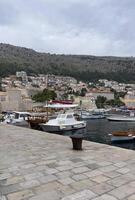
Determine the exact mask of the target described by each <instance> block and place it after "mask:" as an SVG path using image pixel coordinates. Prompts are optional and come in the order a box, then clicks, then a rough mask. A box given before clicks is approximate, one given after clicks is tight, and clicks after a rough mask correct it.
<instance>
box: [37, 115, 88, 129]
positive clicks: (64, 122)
mask: <svg viewBox="0 0 135 200" xmlns="http://www.w3.org/2000/svg"><path fill="white" fill-rule="evenodd" d="M40 127H41V128H42V130H43V131H46V132H62V131H71V130H77V129H82V128H85V127H86V122H85V121H77V120H76V118H75V117H74V113H65V114H59V115H58V116H57V118H56V119H50V120H49V121H48V122H47V123H41V124H40Z"/></svg>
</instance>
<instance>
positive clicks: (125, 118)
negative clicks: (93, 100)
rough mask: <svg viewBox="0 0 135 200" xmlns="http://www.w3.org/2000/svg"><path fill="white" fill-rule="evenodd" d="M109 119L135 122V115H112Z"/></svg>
mask: <svg viewBox="0 0 135 200" xmlns="http://www.w3.org/2000/svg"><path fill="white" fill-rule="evenodd" d="M107 119H108V120H109V121H116V122H135V117H134V116H127V115H112V116H109V117H107Z"/></svg>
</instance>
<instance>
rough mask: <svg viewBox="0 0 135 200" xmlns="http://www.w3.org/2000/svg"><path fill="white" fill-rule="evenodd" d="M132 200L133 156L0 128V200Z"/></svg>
mask: <svg viewBox="0 0 135 200" xmlns="http://www.w3.org/2000/svg"><path fill="white" fill-rule="evenodd" d="M121 199H122V200H135V151H132V150H127V149H122V148H118V147H113V146H109V145H105V144H98V143H94V142H90V141H83V150H82V151H75V150H73V149H72V142H71V139H70V138H69V137H67V136H60V135H56V134H50V133H46V132H41V131H36V130H32V129H28V128H20V127H15V126H11V125H0V200H121Z"/></svg>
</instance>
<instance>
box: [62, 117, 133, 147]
mask: <svg viewBox="0 0 135 200" xmlns="http://www.w3.org/2000/svg"><path fill="white" fill-rule="evenodd" d="M129 129H133V130H135V122H114V121H108V120H107V119H98V120H87V127H86V129H80V130H76V131H67V132H64V133H62V134H63V135H66V136H70V135H73V134H83V135H84V138H85V139H86V140H89V141H93V142H98V143H104V144H109V145H114V146H118V147H123V148H127V149H132V150H135V140H133V141H132V142H117V143H116V142H115V143H111V136H110V134H111V133H112V132H113V131H125V130H129Z"/></svg>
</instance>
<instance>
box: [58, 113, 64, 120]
mask: <svg viewBox="0 0 135 200" xmlns="http://www.w3.org/2000/svg"><path fill="white" fill-rule="evenodd" d="M65 117H66V115H65V114H60V115H58V117H57V118H59V119H60V118H62V119H63V118H65Z"/></svg>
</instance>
